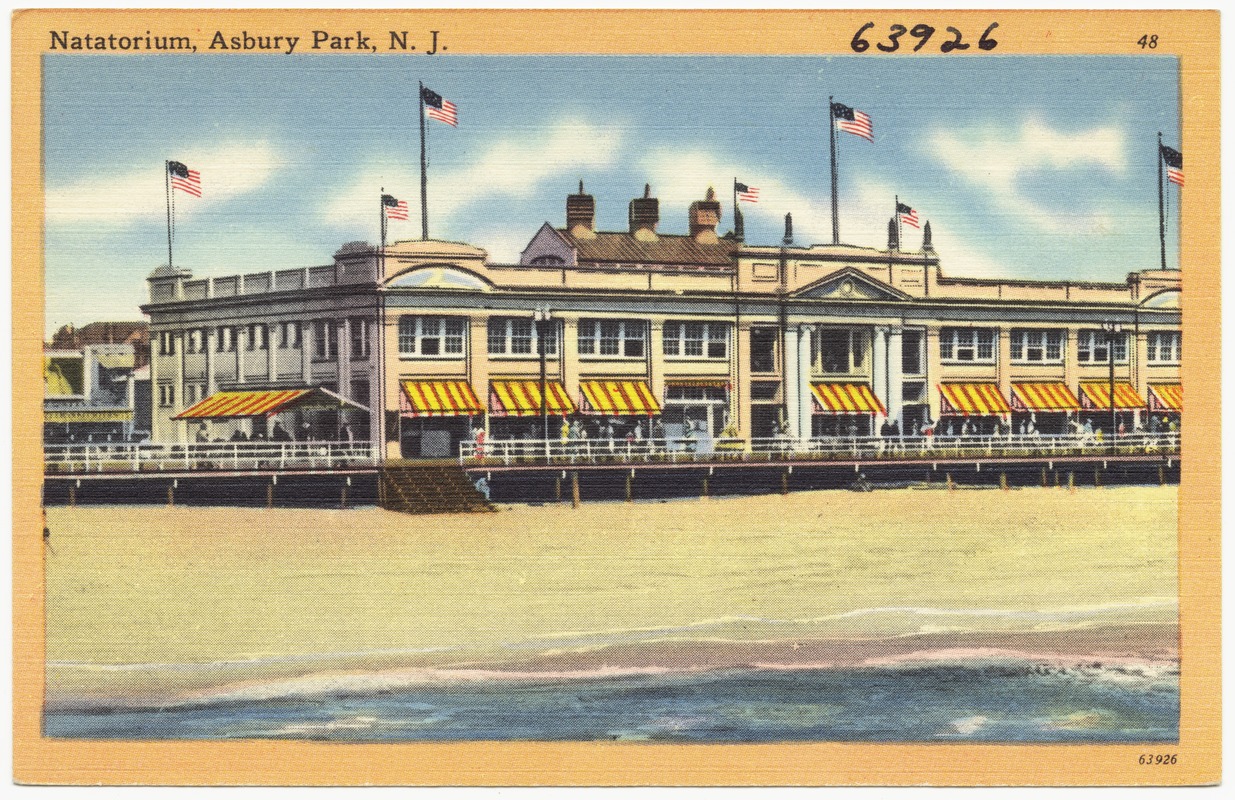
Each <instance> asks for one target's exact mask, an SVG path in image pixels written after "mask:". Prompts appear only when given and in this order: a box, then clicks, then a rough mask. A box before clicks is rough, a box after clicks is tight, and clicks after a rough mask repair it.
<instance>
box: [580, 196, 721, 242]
mask: <svg viewBox="0 0 1235 800" xmlns="http://www.w3.org/2000/svg"><path fill="white" fill-rule="evenodd" d="M629 220H630V233H631V235H632V236H634V237H635V238H636V239H638V240H639V241H643V242H655V241H657V240H658V239H659V238H660V237H659V235H658V234H657V233H656V226H657V225H659V224H660V200H659V199H658V198H656V197H652V187H651V185H650V184H644V186H643V196H642V197H636V198H635V199H633V200H631V201H630V206H629ZM688 223H689V226H690V236H691V238H692V239H694V240H695V241H697V242H701V243H705V244H715V243H716V242H717V241H719V240H718V239H717V236H716V227H717V226H718V225H719V224H720V201H718V200H717V199H716V192H715V190H713V189H712V187H710V186H709V187H708V191H707V196H706V198H705V199H703V200H696V201H695V202H693V203H691V204H690V214H689V218H688ZM566 231H567V233H569V234H570V235H571V236H573V237H575V238H576V239H595V238H596V198H594V197H593V196H592V195H590V194H585V193H584V191H583V181H579V193H578V194H571V195H567V196H566Z"/></svg>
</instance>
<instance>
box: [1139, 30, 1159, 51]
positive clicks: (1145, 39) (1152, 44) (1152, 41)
mask: <svg viewBox="0 0 1235 800" xmlns="http://www.w3.org/2000/svg"><path fill="white" fill-rule="evenodd" d="M1136 43H1137V44H1139V45H1140V46H1141V49H1142V50H1144V49H1145V48H1146V47H1148V48H1149V49H1150V50H1156V49H1157V48H1158V34H1156V33H1155V34H1154V35H1152V36H1150V35H1149V34H1145V35H1144V36H1142V37H1141V38H1139V39H1137V40H1136Z"/></svg>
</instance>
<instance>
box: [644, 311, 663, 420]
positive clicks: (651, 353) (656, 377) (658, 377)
mask: <svg viewBox="0 0 1235 800" xmlns="http://www.w3.org/2000/svg"><path fill="white" fill-rule="evenodd" d="M648 328H649V330H648V352H647V361H648V388H649V389H651V390H652V396H653V397H655V398H656V400H657V402H660V403H663V402H664V398H665V325H664V322H663V321H662V320H659V319H657V320H651V321H650V322H649V323H648Z"/></svg>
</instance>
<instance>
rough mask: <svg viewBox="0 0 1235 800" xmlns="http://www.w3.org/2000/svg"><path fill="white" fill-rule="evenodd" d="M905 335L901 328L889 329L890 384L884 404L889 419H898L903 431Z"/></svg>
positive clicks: (898, 425)
mask: <svg viewBox="0 0 1235 800" xmlns="http://www.w3.org/2000/svg"><path fill="white" fill-rule="evenodd" d="M903 354H904V337H903V336H901V329H900V328H892V329H890V330H889V331H888V386H887V392H888V393H887V395H886V396H885V397H883V398H881V399H882V400H883V404H884V406H886V407H887V409H888V419H890V420H896V425H897V427H898V428H900V429H901V431H902V432H904V430H905V421H904V420H903V419H901V405H902V403H903V401H904V397H905V375H904V373H903V372H901V367H902V366H903Z"/></svg>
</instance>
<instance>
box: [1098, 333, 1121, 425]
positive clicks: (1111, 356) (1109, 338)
mask: <svg viewBox="0 0 1235 800" xmlns="http://www.w3.org/2000/svg"><path fill="white" fill-rule="evenodd" d="M1102 330H1104V331H1106V360H1107V363H1108V365H1109V366H1110V386H1109V387H1108V388H1109V389H1110V395H1109V396H1108V397H1109V402H1110V404H1111V441H1112V442H1114V440H1115V435H1116V434H1117V433H1118V431H1119V424H1118V423H1117V422H1116V417H1115V340H1116V339H1117V338H1118V337H1119V336H1120V335H1122V333H1121V332H1122V328H1121V326H1120V324H1119V323H1118V322H1104V323H1102Z"/></svg>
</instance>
